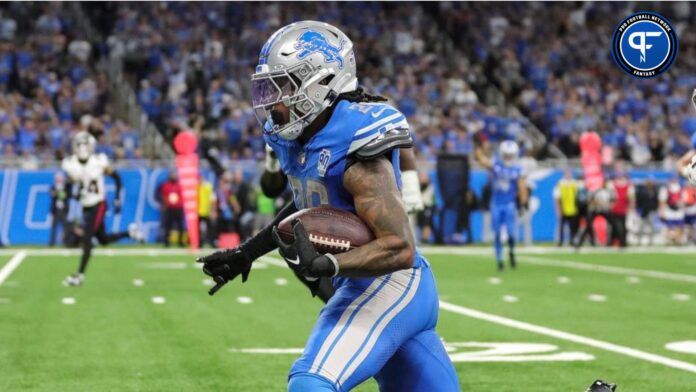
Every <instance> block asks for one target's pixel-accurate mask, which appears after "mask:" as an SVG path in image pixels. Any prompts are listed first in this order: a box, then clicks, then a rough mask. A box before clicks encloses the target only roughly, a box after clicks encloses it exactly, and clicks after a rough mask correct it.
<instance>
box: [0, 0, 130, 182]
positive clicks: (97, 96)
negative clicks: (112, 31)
mask: <svg viewBox="0 0 696 392" xmlns="http://www.w3.org/2000/svg"><path fill="white" fill-rule="evenodd" d="M0 12H1V16H0V39H1V41H0V90H1V91H2V94H1V95H0V149H1V150H2V159H3V160H4V161H10V160H12V159H16V160H18V161H20V162H21V165H22V167H26V168H32V167H36V166H38V165H40V164H41V163H42V162H50V161H53V160H56V159H61V158H62V156H64V154H65V153H66V152H69V151H70V140H71V136H72V135H73V134H74V133H76V132H78V131H79V130H82V129H87V128H89V129H90V130H92V131H93V133H95V134H98V135H101V136H100V142H101V143H100V146H101V147H100V149H101V151H102V152H105V153H106V154H107V155H109V156H110V157H111V158H117V159H131V158H139V157H140V155H141V154H140V151H139V148H138V145H139V140H138V134H137V133H136V132H134V131H133V130H132V129H131V128H130V127H128V126H127V125H126V124H125V123H124V122H123V121H119V120H117V119H115V118H113V116H112V115H111V114H110V108H109V103H108V100H109V85H108V79H107V75H106V73H105V72H104V69H103V68H102V67H100V66H99V59H100V58H101V57H102V55H103V53H102V52H101V50H100V47H99V46H96V45H93V44H92V43H91V42H88V40H87V38H86V37H85V35H84V32H82V31H81V30H79V29H78V28H76V24H75V23H74V18H75V13H74V12H73V11H72V8H71V7H70V6H69V5H67V4H61V3H5V4H3V5H2V6H1V7H0Z"/></svg>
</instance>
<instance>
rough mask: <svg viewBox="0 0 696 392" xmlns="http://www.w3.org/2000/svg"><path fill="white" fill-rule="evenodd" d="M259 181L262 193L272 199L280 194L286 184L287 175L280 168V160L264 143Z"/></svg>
mask: <svg viewBox="0 0 696 392" xmlns="http://www.w3.org/2000/svg"><path fill="white" fill-rule="evenodd" d="M260 183H261V191H262V192H263V194H264V195H266V197H269V198H272V199H274V198H276V197H279V196H280V195H282V194H283V192H284V191H285V188H287V185H288V177H287V176H286V175H285V174H284V173H283V172H282V170H280V162H279V161H278V158H277V157H276V155H275V152H274V151H273V149H272V148H270V147H269V146H268V145H266V161H265V164H264V170H263V173H262V174H261V179H260Z"/></svg>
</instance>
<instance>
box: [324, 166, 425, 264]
mask: <svg viewBox="0 0 696 392" xmlns="http://www.w3.org/2000/svg"><path fill="white" fill-rule="evenodd" d="M343 184H344V186H345V188H346V190H347V191H348V192H350V193H351V194H352V195H353V201H354V204H355V210H356V213H357V215H358V216H359V217H360V218H362V220H363V221H365V223H366V224H367V225H368V226H369V227H370V229H371V230H372V232H373V233H374V234H375V237H376V238H375V240H373V241H371V242H369V243H368V244H365V245H364V246H361V247H359V248H356V249H353V250H352V251H350V252H346V253H343V254H339V255H337V256H336V259H337V261H338V267H339V271H338V274H339V275H341V276H350V277H366V276H379V275H384V274H387V273H390V272H394V271H398V270H401V269H407V268H411V267H412V266H413V261H414V257H415V252H416V246H415V239H414V236H413V231H412V230H411V225H410V224H409V221H408V215H407V213H406V208H405V206H404V204H403V202H402V201H401V195H400V193H399V189H398V187H397V185H396V176H395V174H394V169H393V167H392V165H391V163H390V162H389V161H388V160H387V159H385V158H383V157H380V158H376V159H372V160H367V161H357V162H356V163H355V164H353V165H352V166H350V167H349V168H348V170H346V172H345V174H344V177H343Z"/></svg>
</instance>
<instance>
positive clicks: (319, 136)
mask: <svg viewBox="0 0 696 392" xmlns="http://www.w3.org/2000/svg"><path fill="white" fill-rule="evenodd" d="M404 127H406V128H408V122H407V121H406V118H405V117H404V115H403V114H402V113H401V112H399V111H398V110H397V109H395V108H394V107H392V106H390V105H388V104H385V103H354V102H349V101H345V100H342V101H339V102H338V103H337V104H336V107H335V108H334V112H333V114H332V115H331V118H330V119H329V121H328V122H327V124H326V125H325V126H324V128H322V129H321V130H320V131H319V132H317V133H316V134H315V135H314V136H313V137H312V138H311V139H310V140H309V141H307V143H306V144H304V145H302V144H301V143H300V142H298V141H296V140H285V139H282V138H279V137H277V136H273V135H265V136H264V138H265V140H266V143H267V144H268V145H269V146H270V147H271V148H272V149H273V151H275V153H276V156H277V157H278V161H279V162H280V167H281V169H282V171H283V173H285V175H286V176H287V177H288V182H289V183H290V187H291V188H292V191H293V197H294V202H295V206H296V207H297V208H298V209H303V208H311V207H317V206H319V205H330V206H332V207H335V208H340V209H342V210H346V211H350V212H352V213H355V205H354V203H353V196H352V195H351V194H350V193H349V192H348V191H347V190H346V189H345V187H344V186H343V174H344V173H345V170H346V163H347V161H348V160H347V158H348V156H349V155H351V154H352V153H354V152H355V151H357V150H359V149H360V148H361V147H363V146H364V145H365V144H367V143H369V142H370V141H372V140H373V139H375V138H377V137H379V136H380V135H381V134H383V133H385V132H387V131H388V130H390V129H394V128H404ZM391 155H392V156H391V162H392V165H393V167H394V173H395V174H396V182H397V186H398V187H399V189H401V171H400V169H399V151H398V149H397V150H394V151H393V152H392V154H391ZM421 259H422V257H421V256H420V255H419V256H418V257H416V261H415V263H414V266H418V265H420V260H421Z"/></svg>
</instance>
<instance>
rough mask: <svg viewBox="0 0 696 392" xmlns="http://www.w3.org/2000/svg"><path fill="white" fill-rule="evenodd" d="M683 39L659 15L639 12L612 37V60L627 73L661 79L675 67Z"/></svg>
mask: <svg viewBox="0 0 696 392" xmlns="http://www.w3.org/2000/svg"><path fill="white" fill-rule="evenodd" d="M678 50H679V40H678V39H677V33H676V31H675V30H674V27H672V24H671V23H670V22H669V21H668V20H667V19H665V18H664V17H663V16H662V15H660V14H657V13H655V12H647V11H643V12H638V13H635V14H633V15H631V16H629V17H627V18H626V19H624V20H623V21H621V23H619V26H618V27H617V28H616V30H615V31H614V37H613V38H612V51H611V54H612V57H613V58H614V61H615V62H616V64H618V65H619V67H621V69H623V70H624V71H625V72H626V73H628V74H631V75H633V76H636V77H639V78H651V77H653V76H657V75H659V74H661V73H663V72H665V71H666V70H668V69H669V67H670V66H672V63H674V59H675V58H676V57H677V51H678Z"/></svg>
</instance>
